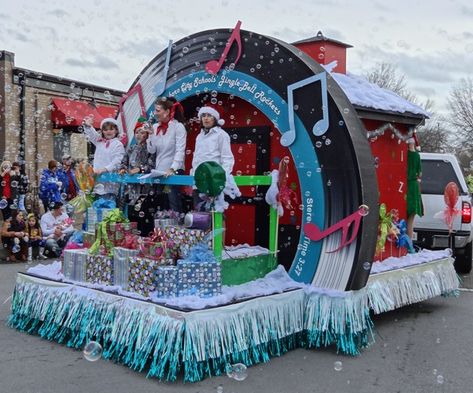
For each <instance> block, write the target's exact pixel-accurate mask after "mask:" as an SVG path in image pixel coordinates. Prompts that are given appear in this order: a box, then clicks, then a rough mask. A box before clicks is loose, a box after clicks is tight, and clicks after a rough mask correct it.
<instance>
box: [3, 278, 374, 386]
mask: <svg viewBox="0 0 473 393" xmlns="http://www.w3.org/2000/svg"><path fill="white" fill-rule="evenodd" d="M8 323H9V325H10V326H11V327H14V328H17V329H19V330H21V331H25V332H28V333H30V334H38V335H40V336H41V337H43V338H46V339H48V340H54V341H58V342H60V343H65V344H66V345H67V346H69V347H72V348H76V349H80V348H83V347H84V345H85V344H87V343H88V342H89V341H92V340H93V341H97V342H99V343H100V344H101V345H102V347H103V357H104V358H106V359H112V360H114V361H117V362H120V363H123V364H125V365H127V366H128V367H130V368H132V369H134V370H137V371H145V372H147V376H149V377H156V378H158V379H161V380H167V381H174V380H175V379H176V378H177V375H178V374H179V373H181V372H182V373H183V376H184V380H185V381H189V382H195V381H199V380H201V379H203V378H205V377H207V376H211V375H220V374H222V373H225V372H226V370H227V368H228V367H229V366H230V365H231V364H234V363H244V364H246V365H247V366H251V365H253V364H256V363H260V362H267V361H268V360H269V359H270V358H271V357H273V356H280V355H282V354H284V353H285V352H287V351H289V350H290V349H293V348H300V347H304V348H319V347H323V346H331V345H334V346H335V347H336V348H337V350H338V351H340V352H342V353H345V354H350V355H355V354H358V353H359V351H360V349H361V348H363V347H365V346H367V345H368V343H369V341H370V337H372V336H371V328H372V323H371V320H370V317H369V307H368V298H367V295H366V292H365V291H356V292H335V291H318V290H316V289H311V290H304V289H295V290H291V291H286V292H282V293H274V294H272V295H268V296H261V297H257V298H253V299H247V300H242V301H239V302H236V303H232V304H228V305H225V306H217V307H214V308H206V309H203V310H192V311H181V310H176V309H173V308H170V307H166V306H163V305H159V304H155V303H152V302H150V301H145V300H138V299H132V298H127V297H124V296H122V295H118V294H113V293H109V292H104V291H103V290H99V289H93V288H85V287H81V286H77V285H73V284H69V283H63V282H58V281H53V280H50V279H44V278H40V277H37V276H32V275H28V274H21V273H20V274H18V276H17V283H16V287H15V292H14V295H13V299H12V312H11V315H10V318H9V321H8Z"/></svg>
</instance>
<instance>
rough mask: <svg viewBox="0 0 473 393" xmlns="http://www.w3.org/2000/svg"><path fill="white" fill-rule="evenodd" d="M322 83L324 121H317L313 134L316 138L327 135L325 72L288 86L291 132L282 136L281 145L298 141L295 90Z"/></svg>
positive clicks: (288, 144) (288, 131)
mask: <svg viewBox="0 0 473 393" xmlns="http://www.w3.org/2000/svg"><path fill="white" fill-rule="evenodd" d="M317 81H320V85H321V86H320V88H321V94H322V119H320V120H319V121H317V122H316V123H315V124H314V127H313V128H312V133H313V134H314V135H316V136H321V135H323V134H325V133H326V132H327V130H328V99H327V75H326V73H325V72H321V73H320V74H317V75H313V76H310V77H309V78H306V79H303V80H301V81H299V82H296V83H293V84H292V85H289V86H287V97H288V118H289V130H287V131H286V132H285V133H283V134H282V136H281V145H283V146H286V147H287V146H290V145H292V144H293V143H294V141H295V140H296V126H295V123H294V94H293V92H294V90H296V89H299V88H301V87H304V86H307V85H309V84H311V83H314V82H317Z"/></svg>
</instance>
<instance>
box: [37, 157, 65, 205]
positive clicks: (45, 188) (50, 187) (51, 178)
mask: <svg viewBox="0 0 473 393" xmlns="http://www.w3.org/2000/svg"><path fill="white" fill-rule="evenodd" d="M61 188H62V183H61V182H60V180H59V179H58V177H57V161H56V160H51V161H49V162H48V168H47V169H44V170H43V173H42V174H41V180H40V182H39V198H40V199H41V201H42V202H43V206H44V210H45V211H48V210H49V209H50V206H51V205H53V204H54V203H55V202H61Z"/></svg>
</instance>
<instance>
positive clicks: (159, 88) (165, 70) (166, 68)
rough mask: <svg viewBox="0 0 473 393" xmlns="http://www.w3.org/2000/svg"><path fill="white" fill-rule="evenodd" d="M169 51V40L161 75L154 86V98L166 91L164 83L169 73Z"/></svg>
mask: <svg viewBox="0 0 473 393" xmlns="http://www.w3.org/2000/svg"><path fill="white" fill-rule="evenodd" d="M171 51H172V40H169V44H168V49H167V52H166V61H165V63H164V68H163V75H162V77H161V79H160V80H159V81H158V83H156V85H155V86H154V94H156V97H159V96H160V95H161V94H163V92H164V90H165V89H166V82H167V79H168V72H169V63H170V62H171Z"/></svg>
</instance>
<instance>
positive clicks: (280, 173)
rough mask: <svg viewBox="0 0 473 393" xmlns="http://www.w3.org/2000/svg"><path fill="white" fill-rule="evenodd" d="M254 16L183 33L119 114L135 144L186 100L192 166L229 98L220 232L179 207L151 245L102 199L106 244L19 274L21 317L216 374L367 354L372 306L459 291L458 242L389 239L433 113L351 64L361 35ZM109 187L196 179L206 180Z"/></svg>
mask: <svg viewBox="0 0 473 393" xmlns="http://www.w3.org/2000/svg"><path fill="white" fill-rule="evenodd" d="M240 26H241V22H238V23H237V25H236V26H235V28H233V29H218V30H211V31H204V32H199V33H196V34H194V35H191V36H189V37H186V38H184V39H182V40H180V41H178V42H175V43H172V42H170V43H169V46H168V48H167V49H165V50H164V51H163V52H161V53H160V54H159V55H157V56H156V57H155V58H154V59H153V60H152V61H151V62H150V63H149V64H148V66H147V67H146V68H145V69H144V70H143V71H142V72H141V73H140V75H139V76H138V78H137V79H136V80H135V81H134V83H133V85H132V87H131V88H130V90H129V92H128V93H127V94H126V96H124V97H123V99H122V101H121V102H120V107H119V115H118V119H119V122H120V124H121V129H122V131H123V132H124V133H125V134H127V135H128V140H129V141H130V142H132V140H133V129H134V125H135V123H136V121H137V119H138V118H140V117H146V118H147V119H150V118H151V117H152V112H153V109H154V101H155V99H156V97H158V96H167V97H174V98H175V99H176V100H178V101H179V102H181V104H182V106H183V107H184V109H185V112H186V117H187V118H188V119H191V121H190V128H191V129H190V131H189V134H188V138H187V141H188V142H187V150H188V151H189V155H188V158H187V160H189V161H190V160H191V157H192V154H191V153H192V151H193V144H194V141H195V136H196V133H197V132H198V129H199V124H198V122H196V121H194V120H195V119H196V114H197V110H198V108H199V107H201V106H203V105H206V104H208V103H210V104H212V105H215V106H219V107H220V108H221V110H222V113H223V114H224V118H225V120H226V121H227V123H226V126H225V129H226V131H227V132H228V133H229V134H230V137H231V140H232V151H233V153H234V156H235V167H234V171H233V172H234V173H233V174H234V179H235V183H236V185H237V186H238V187H239V188H240V191H241V196H239V197H236V198H235V199H233V200H229V201H228V203H229V205H228V208H227V209H226V210H225V211H224V212H223V211H222V209H213V211H212V212H211V216H210V219H209V220H210V221H211V226H210V227H209V228H192V225H191V226H190V227H189V226H188V227H182V226H179V225H176V222H172V217H164V216H163V217H161V218H158V219H157V222H156V228H155V230H154V231H153V232H152V233H151V234H149V235H148V236H146V237H145V238H141V239H140V236H138V234H137V233H136V232H134V231H135V229H136V224H134V223H132V222H129V220H127V218H126V217H125V215H124V214H123V212H121V211H119V210H118V209H112V210H111V211H108V212H103V211H101V209H104V206H102V207H96V208H95V209H94V207H89V209H88V214H87V215H88V225H90V226H89V228H88V229H89V231H86V233H85V234H84V238H83V239H82V241H83V244H87V243H88V244H87V245H88V246H89V248H88V249H87V248H84V249H70V250H65V254H64V260H63V262H62V264H61V263H60V262H55V263H54V264H52V265H50V266H46V267H44V266H37V267H34V268H32V269H30V270H29V271H28V272H27V273H25V274H18V278H17V284H16V288H15V292H14V296H13V301H12V313H11V316H10V319H9V324H10V326H12V327H15V328H17V329H19V330H21V331H25V332H28V333H34V334H38V335H40V336H41V337H44V338H46V339H49V340H55V341H58V342H61V343H65V344H66V345H68V346H70V347H73V348H83V347H84V345H86V344H87V343H89V342H91V341H93V342H97V343H99V344H100V346H101V348H103V354H102V355H103V357H104V358H106V359H112V360H114V361H118V362H121V363H123V364H125V365H127V366H129V367H131V368H133V369H135V370H139V371H144V372H146V373H147V375H148V376H151V377H157V378H159V379H162V380H169V381H173V380H175V379H176V378H177V377H178V375H179V374H180V373H182V375H183V378H184V380H185V381H198V380H201V379H203V378H205V377H207V376H212V375H220V374H222V373H225V372H229V373H230V374H231V373H232V367H233V366H232V365H234V364H242V365H246V366H251V365H253V364H256V363H259V362H266V361H268V360H269V359H270V357H272V356H279V355H282V354H284V353H285V352H287V351H288V350H290V349H293V348H300V347H303V348H319V347H326V346H333V347H334V349H336V350H337V351H339V352H341V353H343V354H350V355H354V354H358V353H359V352H360V349H362V348H363V347H366V346H367V345H368V344H369V342H370V341H371V339H372V338H373V335H372V334H373V332H372V321H371V318H370V310H373V311H374V312H375V313H381V312H385V311H388V310H392V309H395V308H397V307H401V306H403V305H406V304H411V303H415V302H419V301H422V300H425V299H429V298H432V297H435V296H439V295H447V294H451V293H454V292H455V291H456V290H457V288H458V278H457V276H456V274H455V271H454V269H453V264H452V258H451V257H450V254H449V252H448V250H446V251H436V252H433V251H427V250H423V251H421V252H418V253H416V254H408V255H406V253H407V251H406V250H405V248H404V247H403V244H402V242H399V241H396V240H398V238H399V235H401V233H398V234H397V235H392V236H391V237H390V235H389V233H390V232H389V231H390V230H391V228H392V227H393V225H395V224H396V223H398V222H399V221H402V219H403V218H405V214H406V213H405V200H404V195H405V188H403V187H405V184H406V176H407V173H406V163H405V156H406V144H405V143H404V142H405V141H406V140H407V139H408V138H409V137H411V136H412V135H413V133H414V129H415V127H416V126H417V125H418V124H419V123H420V122H421V121H422V119H423V118H424V117H425V113H424V112H423V111H422V110H421V109H420V108H418V107H416V106H415V105H412V104H410V103H408V102H406V101H405V100H403V99H401V98H400V97H398V96H396V95H394V94H392V93H389V92H386V91H384V90H382V89H379V88H377V87H375V86H373V85H371V84H369V83H367V82H366V81H363V80H362V79H361V78H357V77H355V76H353V75H350V74H346V70H345V65H344V59H345V52H344V50H345V49H346V48H347V47H348V45H346V44H343V43H340V42H338V41H334V40H328V39H326V38H325V37H323V36H322V35H321V34H320V35H318V36H317V37H314V39H312V40H306V41H301V42H299V43H295V44H293V45H291V44H288V43H285V42H282V41H280V40H277V39H275V38H271V37H267V36H264V35H261V34H258V33H254V32H250V31H244V30H241V28H240ZM188 163H189V162H188ZM187 167H189V165H188V166H187ZM100 181H102V182H107V181H108V182H119V183H147V182H148V183H158V184H164V185H176V184H177V185H181V186H195V185H196V181H195V177H194V176H190V175H182V176H170V177H168V178H166V179H165V178H163V177H158V178H146V179H144V178H143V177H139V176H136V175H135V176H128V175H126V176H119V175H118V174H107V175H101V177H100ZM209 181H210V182H211V181H212V179H210V180H209ZM210 188H212V187H210ZM210 188H209V189H210ZM200 191H203V192H205V190H200ZM209 194H210V195H209V197H210V198H217V197H218V195H215V194H214V193H209ZM84 198H88V197H87V196H84ZM89 202H90V201H89ZM102 215H103V216H102ZM224 216H225V225H223V222H224V219H223V217H224ZM140 217H141V218H142V219H143V220H150V219H152V220H154V217H147V216H146V213H145V212H144V213H143V214H142V215H141V214H140ZM165 220H171V222H166V221H165ZM95 223H97V225H96V226H95V225H94V224H95ZM224 227H225V230H224V229H223V228H224ZM142 235H143V234H142ZM393 236H394V237H393ZM229 370H230V371H229Z"/></svg>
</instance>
